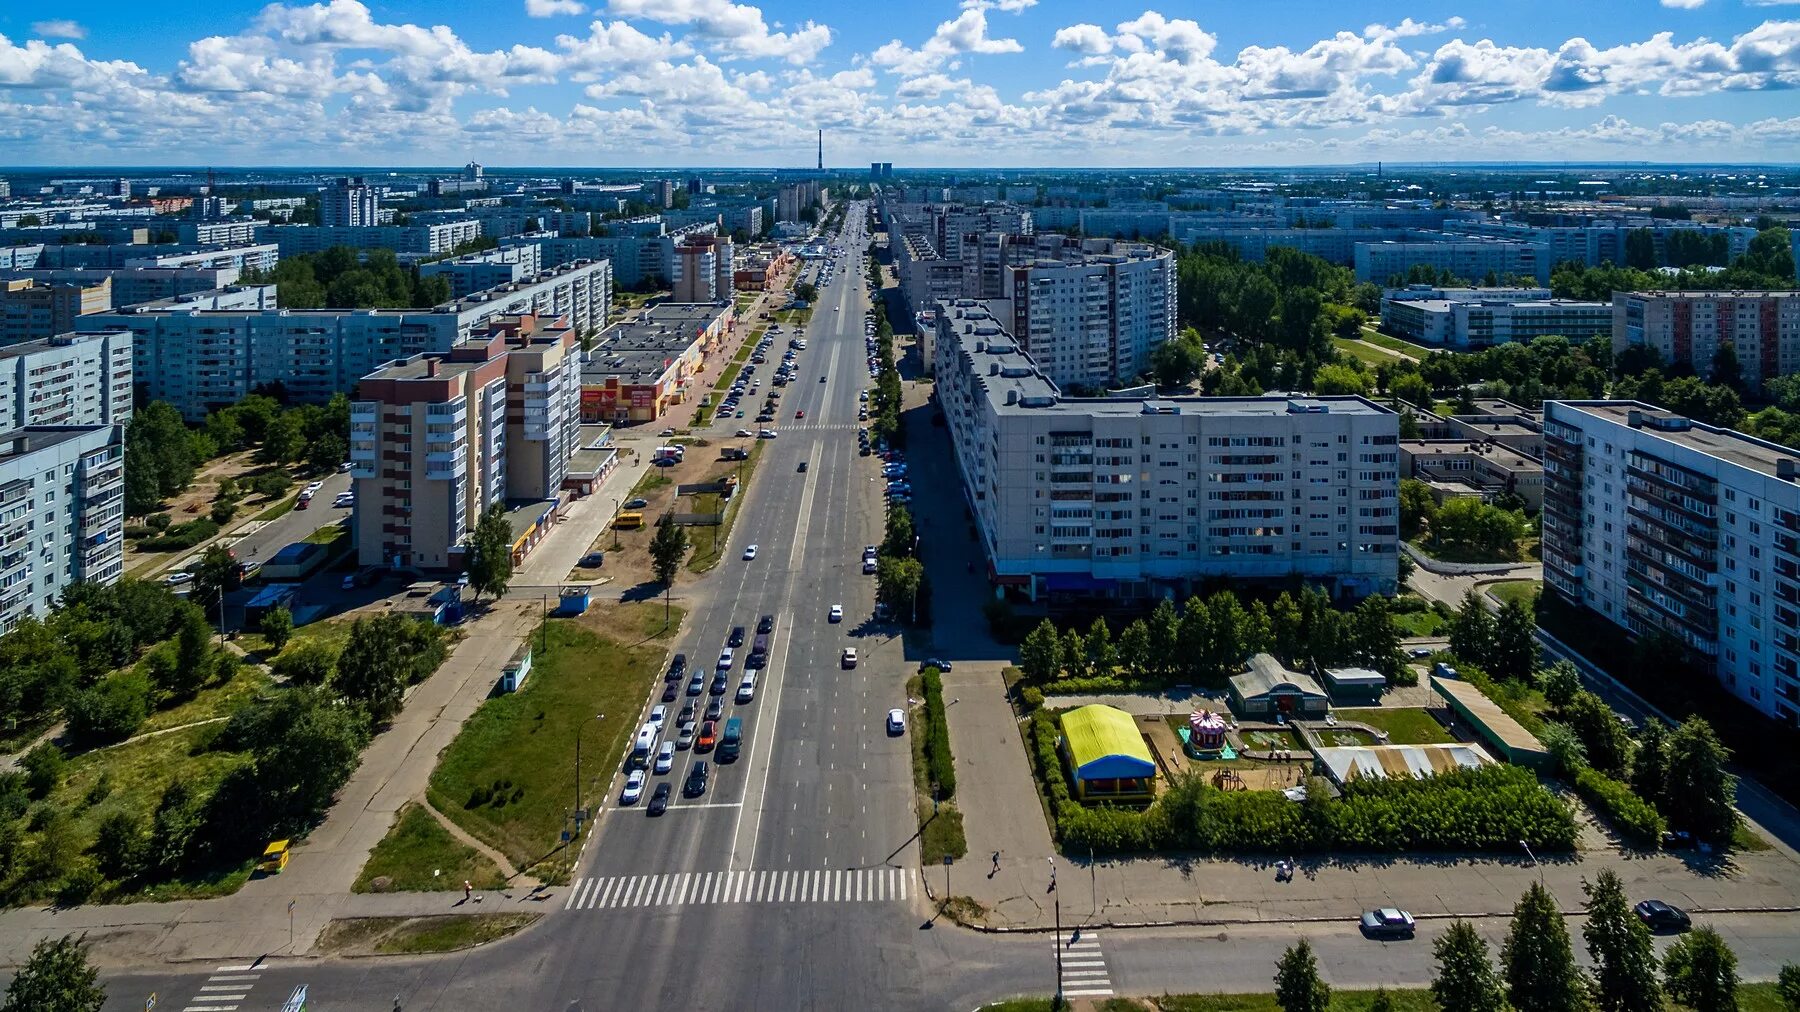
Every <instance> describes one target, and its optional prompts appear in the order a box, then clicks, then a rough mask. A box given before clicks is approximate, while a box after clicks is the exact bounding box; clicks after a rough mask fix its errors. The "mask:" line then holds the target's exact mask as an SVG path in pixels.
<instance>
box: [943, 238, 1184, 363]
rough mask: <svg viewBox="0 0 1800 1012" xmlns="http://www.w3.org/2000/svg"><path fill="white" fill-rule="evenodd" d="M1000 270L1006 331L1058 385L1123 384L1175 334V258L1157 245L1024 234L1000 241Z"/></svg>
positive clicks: (965, 274)
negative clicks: (1018, 238)
mask: <svg viewBox="0 0 1800 1012" xmlns="http://www.w3.org/2000/svg"><path fill="white" fill-rule="evenodd" d="M999 270H1000V291H999V293H998V294H999V297H1000V298H1002V299H1007V300H1010V303H1011V310H1012V319H1011V320H1010V321H1009V325H1008V330H1009V332H1010V333H1013V334H1015V335H1017V336H1018V337H1019V338H1020V344H1021V345H1022V346H1023V347H1024V349H1025V350H1026V351H1027V352H1030V354H1031V358H1032V360H1033V361H1034V362H1035V363H1037V366H1038V367H1039V368H1040V369H1042V370H1043V371H1044V373H1045V375H1047V376H1049V377H1050V379H1051V380H1053V381H1054V382H1055V383H1057V384H1058V385H1059V386H1065V387H1103V386H1107V385H1110V384H1117V383H1123V382H1129V381H1131V380H1133V379H1135V378H1136V377H1138V376H1139V375H1141V374H1143V373H1145V372H1148V371H1149V369H1150V355H1151V353H1152V352H1154V351H1155V350H1156V348H1157V347H1158V346H1159V345H1161V344H1163V343H1164V342H1165V341H1168V340H1170V339H1171V338H1173V337H1174V336H1175V287H1176V278H1175V254H1174V253H1173V252H1171V251H1169V250H1167V249H1164V248H1162V247H1160V246H1153V245H1150V244H1148V243H1134V242H1124V241H1122V240H1115V239H1069V238H1067V237H1065V236H1059V235H1038V236H1031V237H1028V238H1023V241H1020V242H1017V243H1009V244H1007V246H1006V247H1005V249H1004V251H1003V254H1002V259H1001V260H1000V266H999ZM963 276H964V279H965V290H966V289H967V279H968V272H967V270H966V269H965V271H964V275H963Z"/></svg>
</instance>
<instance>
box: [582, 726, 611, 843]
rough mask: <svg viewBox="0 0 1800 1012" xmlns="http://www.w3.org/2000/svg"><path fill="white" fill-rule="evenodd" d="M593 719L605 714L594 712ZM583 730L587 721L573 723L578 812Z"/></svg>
mask: <svg viewBox="0 0 1800 1012" xmlns="http://www.w3.org/2000/svg"><path fill="white" fill-rule="evenodd" d="M594 719H595V720H596V721H600V720H605V719H606V714H604V713H596V714H594ZM585 730H587V721H585V720H584V721H582V722H581V723H579V724H577V725H575V811H576V812H578V813H579V812H580V811H581V732H583V731H585ZM575 829H576V831H577V832H580V830H581V824H580V823H579V822H577V823H576V824H575Z"/></svg>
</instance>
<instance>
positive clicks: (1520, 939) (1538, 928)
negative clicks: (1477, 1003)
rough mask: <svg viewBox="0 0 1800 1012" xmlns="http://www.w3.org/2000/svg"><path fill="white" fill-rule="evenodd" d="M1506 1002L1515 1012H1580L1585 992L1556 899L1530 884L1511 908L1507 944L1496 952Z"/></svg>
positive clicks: (1584, 1006)
mask: <svg viewBox="0 0 1800 1012" xmlns="http://www.w3.org/2000/svg"><path fill="white" fill-rule="evenodd" d="M1500 965H1501V967H1502V974H1503V976H1504V977H1505V978H1506V998H1507V1000H1508V1001H1510V1002H1512V1006H1513V1008H1514V1009H1516V1010H1517V1012H1580V1010H1582V1009H1585V1008H1586V1007H1587V987H1586V985H1585V984H1584V983H1583V982H1582V979H1581V970H1580V969H1579V968H1578V967H1577V966H1576V965H1575V950H1574V948H1573V946H1572V945H1571V944H1570V942H1569V929H1568V927H1567V926H1566V925H1564V924H1563V918H1562V913H1561V912H1560V911H1558V910H1557V909H1556V898H1555V897H1553V896H1551V895H1550V891H1549V890H1548V889H1545V888H1544V887H1543V885H1542V884H1540V883H1537V882H1533V883H1531V887H1530V888H1529V889H1527V890H1526V891H1525V895H1524V896H1523V897H1521V898H1520V899H1519V902H1518V904H1517V905H1516V906H1514V907H1513V916H1512V925H1511V926H1510V927H1508V928H1507V932H1506V944H1504V945H1503V946H1501V948H1500Z"/></svg>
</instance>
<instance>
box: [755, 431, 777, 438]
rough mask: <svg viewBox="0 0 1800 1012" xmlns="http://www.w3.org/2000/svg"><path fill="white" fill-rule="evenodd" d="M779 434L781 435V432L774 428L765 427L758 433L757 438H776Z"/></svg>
mask: <svg viewBox="0 0 1800 1012" xmlns="http://www.w3.org/2000/svg"><path fill="white" fill-rule="evenodd" d="M778 435H780V433H778V432H776V431H775V430H774V429H763V430H762V431H760V432H758V433H757V434H756V438H758V439H774V438H775V437H776V436H778Z"/></svg>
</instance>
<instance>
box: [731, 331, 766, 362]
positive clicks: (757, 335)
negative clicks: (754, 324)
mask: <svg viewBox="0 0 1800 1012" xmlns="http://www.w3.org/2000/svg"><path fill="white" fill-rule="evenodd" d="M762 336H763V332H762V331H761V330H753V331H751V332H750V336H749V337H746V338H744V346H743V347H742V348H739V349H738V350H737V354H736V355H733V356H732V357H731V360H732V361H733V362H736V363H737V364H739V365H743V364H744V363H745V362H748V361H750V356H751V355H754V354H756V342H758V341H760V340H762Z"/></svg>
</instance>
